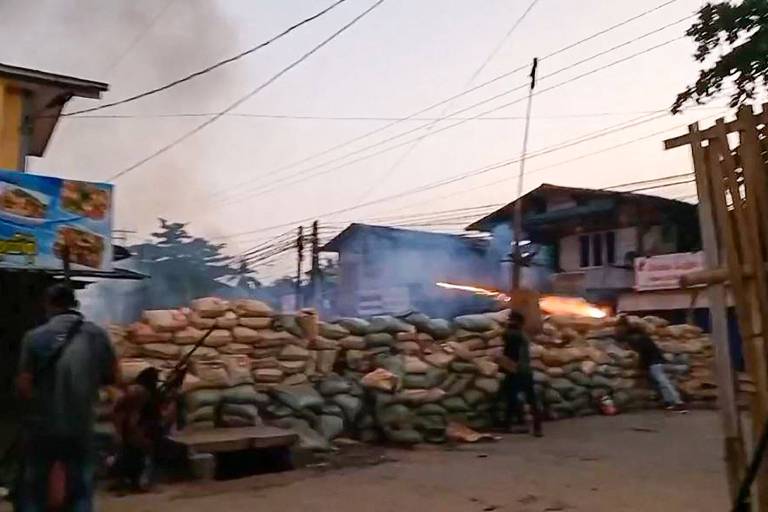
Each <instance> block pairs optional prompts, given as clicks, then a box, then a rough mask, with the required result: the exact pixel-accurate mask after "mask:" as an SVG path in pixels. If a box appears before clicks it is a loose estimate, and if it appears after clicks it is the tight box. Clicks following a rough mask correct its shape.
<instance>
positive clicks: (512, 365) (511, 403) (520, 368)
mask: <svg viewBox="0 0 768 512" xmlns="http://www.w3.org/2000/svg"><path fill="white" fill-rule="evenodd" d="M524 324H525V317H523V315H522V314H521V313H519V312H517V311H510V313H509V322H508V324H507V328H506V331H505V332H504V355H503V357H501V358H500V359H499V361H498V362H499V367H500V368H501V370H502V371H503V372H504V381H503V382H502V387H501V390H500V396H501V397H503V398H504V399H505V400H506V404H504V405H505V410H504V425H503V426H504V427H505V428H507V429H508V430H509V429H511V428H512V424H513V418H514V420H515V422H516V423H517V424H518V425H525V411H524V410H523V404H521V403H520V400H519V398H518V395H519V394H520V393H523V394H524V395H525V401H526V403H527V404H528V406H529V407H530V412H531V416H532V417H533V435H535V436H536V437H541V436H542V430H541V409H540V407H539V401H538V399H537V397H536V390H535V389H534V382H533V370H532V369H531V353H530V344H529V342H528V338H527V336H526V335H525V333H524V332H523V325H524ZM526 431H528V430H527V429H526Z"/></svg>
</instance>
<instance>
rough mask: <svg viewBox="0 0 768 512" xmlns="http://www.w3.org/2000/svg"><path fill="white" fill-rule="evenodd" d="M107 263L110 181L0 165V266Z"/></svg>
mask: <svg viewBox="0 0 768 512" xmlns="http://www.w3.org/2000/svg"><path fill="white" fill-rule="evenodd" d="M65 247H66V248H68V252H69V261H70V265H71V267H72V268H73V269H89V270H110V269H111V268H112V185H109V184H106V183H89V182H85V181H74V180H65V179H61V178H54V177H49V176H39V175H35V174H27V173H21V172H16V171H4V170H0V268H22V269H53V270H58V269H62V268H63V266H64V264H63V261H62V257H63V254H64V253H65V252H66V251H65V249H64V248H65Z"/></svg>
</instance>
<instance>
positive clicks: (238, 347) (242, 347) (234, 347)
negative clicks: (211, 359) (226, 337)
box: [219, 342, 253, 354]
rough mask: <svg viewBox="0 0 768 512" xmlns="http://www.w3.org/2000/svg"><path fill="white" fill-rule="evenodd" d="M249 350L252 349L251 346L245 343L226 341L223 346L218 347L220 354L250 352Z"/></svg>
mask: <svg viewBox="0 0 768 512" xmlns="http://www.w3.org/2000/svg"><path fill="white" fill-rule="evenodd" d="M251 351H253V346H251V345H246V344H245V343H236V342H235V343H227V344H226V345H224V346H223V347H219V353H221V354H250V353H251Z"/></svg>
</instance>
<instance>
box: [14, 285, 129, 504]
mask: <svg viewBox="0 0 768 512" xmlns="http://www.w3.org/2000/svg"><path fill="white" fill-rule="evenodd" d="M45 308H46V313H47V315H48V318H49V320H48V322H47V323H46V324H45V325H43V326H41V327H39V328H37V329H34V330H32V331H30V332H28V333H27V335H26V336H25V338H24V340H23V342H22V347H21V360H20V363H19V375H18V378H17V387H18V391H19V395H20V397H21V399H22V400H23V401H24V402H25V408H26V412H27V414H26V417H25V429H24V433H25V439H24V461H23V470H22V475H21V481H20V489H19V491H20V492H19V496H18V500H19V502H18V510H19V511H21V512H37V511H43V510H49V509H55V510H59V509H61V510H70V511H73V512H90V511H91V510H93V503H92V501H93V496H92V495H93V471H94V461H93V460H92V457H91V441H92V435H93V425H94V405H95V404H96V401H97V400H98V391H99V388H100V387H101V386H104V385H108V384H113V383H114V382H115V381H116V379H117V365H116V358H115V353H114V351H113V349H112V344H111V343H110V340H109V336H108V335H107V333H106V331H104V329H102V328H100V327H98V326H96V325H95V324H93V323H91V322H87V321H85V320H84V318H83V316H82V315H81V314H80V313H79V312H78V311H77V310H76V308H77V301H76V300H75V294H74V292H73V291H72V289H70V288H69V287H68V286H66V285H63V284H57V285H54V286H52V287H50V288H49V289H48V290H47V291H46V295H45Z"/></svg>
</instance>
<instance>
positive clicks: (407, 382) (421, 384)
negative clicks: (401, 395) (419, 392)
mask: <svg viewBox="0 0 768 512" xmlns="http://www.w3.org/2000/svg"><path fill="white" fill-rule="evenodd" d="M403 387H404V388H406V389H427V388H430V387H432V386H430V385H429V379H428V378H427V376H426V375H425V374H421V373H418V374H417V373H407V374H405V377H403Z"/></svg>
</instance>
